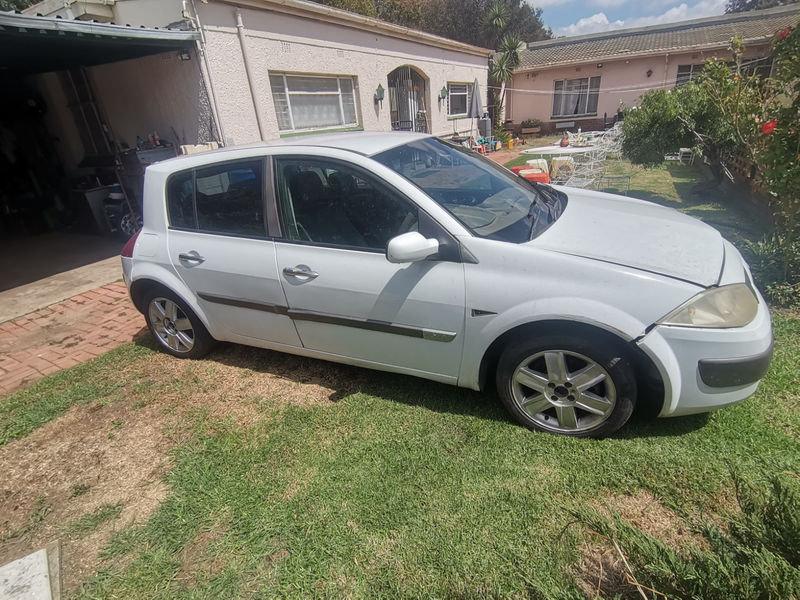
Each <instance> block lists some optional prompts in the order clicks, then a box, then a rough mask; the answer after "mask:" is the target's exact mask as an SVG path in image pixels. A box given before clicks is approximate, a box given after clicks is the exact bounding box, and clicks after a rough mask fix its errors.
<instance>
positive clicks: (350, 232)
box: [275, 155, 465, 382]
mask: <svg viewBox="0 0 800 600" xmlns="http://www.w3.org/2000/svg"><path fill="white" fill-rule="evenodd" d="M275 164H276V179H277V182H276V183H277V192H278V193H277V197H278V206H279V209H280V210H279V213H280V217H281V230H282V231H283V237H282V238H281V239H280V240H276V255H277V259H278V268H279V270H280V277H281V281H282V282H283V289H284V292H285V295H286V299H287V301H288V314H289V316H290V317H291V318H292V319H293V320H294V322H295V325H296V327H297V330H298V332H299V334H300V338H301V340H302V342H303V345H304V346H305V347H306V348H310V349H313V350H318V351H322V352H327V353H331V354H335V355H339V356H346V357H351V358H356V359H359V360H364V361H370V362H372V363H376V364H383V365H390V366H393V367H399V368H401V369H404V370H413V371H414V372H416V373H417V374H421V375H427V376H431V377H432V378H434V379H439V380H444V381H449V382H455V380H456V378H457V376H458V371H459V367H460V364H461V352H462V348H463V340H464V336H463V328H464V310H465V292H464V268H463V264H461V262H460V254H459V253H458V251H457V248H458V245H457V243H456V242H455V240H454V239H453V238H452V237H449V234H447V233H446V232H445V231H444V230H443V229H442V228H441V227H440V226H439V225H438V224H436V223H435V222H434V221H433V220H432V219H431V218H430V217H429V216H428V215H426V214H425V213H424V212H422V211H421V210H420V209H419V208H418V207H417V206H416V205H415V204H414V203H413V202H411V201H410V200H408V199H407V198H405V197H403V196H402V195H401V194H400V193H398V192H397V191H396V190H393V189H392V188H391V187H390V186H389V185H388V184H386V183H384V182H382V181H381V180H380V179H379V178H377V177H376V176H375V175H374V174H371V173H370V172H368V171H366V170H365V169H363V168H361V167H356V166H355V165H353V164H350V163H347V162H344V161H341V160H333V159H328V158H324V157H317V156H307V155H306V156H283V157H277V158H276V160H275ZM408 231H420V233H422V234H423V235H425V236H426V237H437V239H438V238H439V237H441V238H442V239H441V243H442V251H441V253H440V256H438V257H433V258H434V259H433V260H424V261H420V262H414V263H407V264H392V263H390V262H389V261H388V260H387V259H386V256H385V251H386V245H387V243H388V241H389V240H390V239H391V238H393V237H395V236H397V235H400V234H402V233H406V232H408ZM448 237H449V239H448Z"/></svg>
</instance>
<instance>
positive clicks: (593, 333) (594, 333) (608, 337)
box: [478, 319, 666, 416]
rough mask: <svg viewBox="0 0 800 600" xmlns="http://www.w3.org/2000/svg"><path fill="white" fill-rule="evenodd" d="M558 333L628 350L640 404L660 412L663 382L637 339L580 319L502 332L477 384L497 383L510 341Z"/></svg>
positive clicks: (485, 358)
mask: <svg viewBox="0 0 800 600" xmlns="http://www.w3.org/2000/svg"><path fill="white" fill-rule="evenodd" d="M558 334H563V335H572V336H577V337H584V338H587V339H592V340H594V341H601V342H602V343H607V344H611V345H614V346H615V347H617V348H618V349H619V350H620V351H622V352H625V354H626V355H627V357H628V358H629V359H630V360H631V362H632V364H633V366H634V370H635V374H636V384H637V388H638V389H639V400H638V402H637V405H638V406H640V407H642V408H643V410H645V411H646V412H647V414H651V413H652V415H653V416H655V415H658V414H659V413H660V412H661V409H662V408H663V406H664V402H665V401H666V396H665V393H664V382H663V380H662V378H661V373H660V371H659V370H658V367H657V366H656V365H655V363H654V362H653V360H652V359H651V358H650V357H649V356H647V354H645V353H644V352H643V351H642V350H641V349H640V348H639V347H638V346H637V345H636V342H635V341H633V342H628V341H626V340H624V339H623V338H621V337H619V336H617V335H615V334H613V333H611V332H610V331H608V330H606V329H601V328H600V327H595V326H593V325H588V324H586V323H579V322H577V321H562V320H558V319H551V320H545V321H536V322H533V323H525V324H524V325H518V326H517V327H514V328H512V329H510V330H508V331H506V332H505V333H503V334H502V335H501V336H500V337H498V338H497V339H496V340H494V341H493V342H492V343H491V344H490V345H489V347H488V348H487V349H486V352H485V353H484V355H483V358H482V359H481V366H480V371H479V373H478V384H479V386H480V389H481V391H485V390H487V388H489V387H490V386H493V385H494V383H493V382H494V380H495V374H496V373H497V364H498V362H499V360H500V355H501V354H502V353H503V350H504V349H505V348H506V346H507V345H508V344H509V343H510V342H511V341H513V340H517V339H520V338H525V337H527V338H533V337H542V336H547V335H558Z"/></svg>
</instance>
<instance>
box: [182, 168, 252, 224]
mask: <svg viewBox="0 0 800 600" xmlns="http://www.w3.org/2000/svg"><path fill="white" fill-rule="evenodd" d="M263 164H264V163H263V161H260V160H258V161H252V162H241V163H235V164H227V165H215V166H213V167H207V168H204V169H197V171H196V172H195V178H194V186H195V206H196V208H197V225H198V228H199V229H200V231H208V232H211V233H227V234H232V235H244V236H250V237H267V227H266V222H265V220H264V168H263Z"/></svg>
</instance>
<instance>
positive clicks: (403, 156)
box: [372, 138, 566, 243]
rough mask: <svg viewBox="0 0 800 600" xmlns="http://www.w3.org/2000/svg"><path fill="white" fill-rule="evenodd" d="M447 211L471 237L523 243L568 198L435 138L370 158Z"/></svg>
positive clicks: (550, 220) (555, 214) (545, 225)
mask: <svg viewBox="0 0 800 600" xmlns="http://www.w3.org/2000/svg"><path fill="white" fill-rule="evenodd" d="M372 158H373V159H374V160H376V161H378V162H379V163H381V164H383V165H386V166H387V167H389V168H390V169H392V170H393V171H396V172H397V173H399V174H400V175H402V176H403V177H405V178H406V179H408V180H409V181H410V182H411V183H413V184H414V185H416V186H417V187H418V188H420V189H421V190H422V191H424V192H425V193H426V194H428V196H430V197H431V198H433V199H434V200H435V201H436V202H438V203H439V204H441V205H442V206H443V207H444V208H446V209H447V210H448V211H449V212H450V213H451V214H452V215H453V216H454V217H456V218H457V219H458V220H459V221H461V223H463V224H464V225H465V226H466V227H467V228H468V229H470V230H471V231H472V232H473V233H474V234H475V235H478V236H481V237H486V238H491V239H497V240H502V241H506V242H513V243H521V242H527V241H528V240H531V239H533V238H534V237H536V236H538V235H540V234H541V233H542V232H543V231H545V230H546V229H547V228H548V227H549V226H550V225H552V223H553V222H555V220H556V219H557V218H558V217H559V216H561V212H562V210H563V209H564V206H565V205H566V195H565V194H563V193H561V192H557V191H556V190H554V189H553V188H551V187H549V186H541V185H539V184H531V183H529V182H527V181H526V180H525V179H522V178H521V177H517V176H515V175H514V174H513V173H511V172H510V171H507V170H506V169H504V168H502V167H500V166H499V165H497V164H495V163H494V162H492V161H490V160H488V159H486V158H484V157H482V156H480V155H479V154H475V153H474V152H470V151H469V150H467V149H466V148H463V147H461V146H456V145H453V144H449V143H447V142H445V141H443V140H440V139H437V138H425V139H422V140H418V141H416V142H411V143H410V144H405V145H403V146H398V147H397V148H392V149H391V150H387V151H385V152H382V153H380V154H377V155H375V156H373V157H372Z"/></svg>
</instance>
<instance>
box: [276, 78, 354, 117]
mask: <svg viewBox="0 0 800 600" xmlns="http://www.w3.org/2000/svg"><path fill="white" fill-rule="evenodd" d="M269 83H270V88H271V90H272V100H273V102H274V104H275V115H276V116H277V118H278V129H280V130H281V131H304V130H315V129H330V128H335V127H353V126H356V125H358V116H357V114H356V101H355V90H354V84H353V79H352V78H351V77H312V76H309V75H288V74H271V75H270V76H269Z"/></svg>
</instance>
